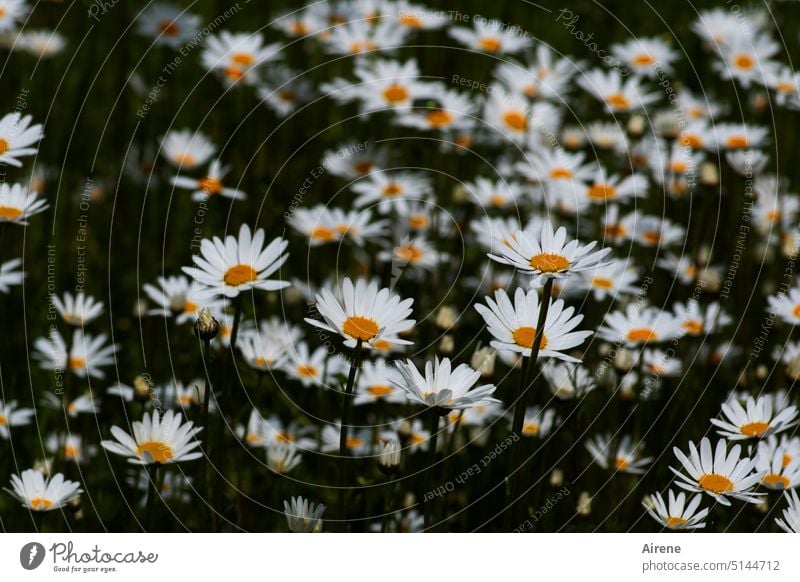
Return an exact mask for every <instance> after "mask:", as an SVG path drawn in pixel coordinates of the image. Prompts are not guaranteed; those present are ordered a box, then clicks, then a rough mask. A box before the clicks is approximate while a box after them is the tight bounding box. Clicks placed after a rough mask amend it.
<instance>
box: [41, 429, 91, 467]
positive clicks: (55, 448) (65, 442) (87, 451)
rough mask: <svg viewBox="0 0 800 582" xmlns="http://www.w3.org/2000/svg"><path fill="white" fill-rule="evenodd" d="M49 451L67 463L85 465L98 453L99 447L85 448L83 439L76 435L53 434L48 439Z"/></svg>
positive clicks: (88, 446)
mask: <svg viewBox="0 0 800 582" xmlns="http://www.w3.org/2000/svg"><path fill="white" fill-rule="evenodd" d="M47 450H48V451H51V452H53V453H57V454H59V455H61V457H62V458H63V459H64V460H66V461H72V462H75V463H79V464H83V463H86V462H87V461H89V459H90V458H91V457H93V456H94V455H95V454H96V453H97V447H95V446H93V445H86V446H84V442H83V437H82V436H81V435H79V434H76V433H70V434H63V435H58V434H51V435H50V436H49V437H48V439H47Z"/></svg>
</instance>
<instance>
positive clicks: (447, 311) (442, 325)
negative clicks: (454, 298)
mask: <svg viewBox="0 0 800 582" xmlns="http://www.w3.org/2000/svg"><path fill="white" fill-rule="evenodd" d="M456 317H457V316H456V310H455V309H453V308H452V307H451V306H449V305H443V306H442V307H441V308H440V309H439V312H438V313H437V314H436V327H438V328H439V329H450V328H451V327H453V326H454V325H455V324H456Z"/></svg>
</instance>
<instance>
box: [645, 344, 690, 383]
mask: <svg viewBox="0 0 800 582" xmlns="http://www.w3.org/2000/svg"><path fill="white" fill-rule="evenodd" d="M641 358H642V365H643V371H644V372H646V373H648V374H650V375H652V376H657V377H659V378H663V377H669V378H674V377H677V376H680V374H681V372H682V371H683V364H682V362H681V360H680V359H679V358H676V357H675V356H674V355H670V354H669V353H668V352H664V351H661V350H655V349H646V350H644V351H643V352H642V353H641Z"/></svg>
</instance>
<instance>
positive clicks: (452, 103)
mask: <svg viewBox="0 0 800 582" xmlns="http://www.w3.org/2000/svg"><path fill="white" fill-rule="evenodd" d="M475 109H476V106H475V104H474V103H473V102H472V100H471V99H470V98H469V97H468V96H467V95H464V94H462V93H459V92H458V91H453V90H452V89H444V90H441V91H437V92H436V98H435V99H434V98H431V99H429V100H427V101H425V103H422V104H420V105H419V106H416V105H415V107H414V108H412V109H411V110H407V111H404V112H402V113H401V115H400V117H399V119H398V123H400V125H405V126H408V127H415V128H417V129H421V130H431V131H458V130H469V129H470V128H471V127H472V124H473V121H474V119H473V114H474V113H475Z"/></svg>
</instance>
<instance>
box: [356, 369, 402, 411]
mask: <svg viewBox="0 0 800 582" xmlns="http://www.w3.org/2000/svg"><path fill="white" fill-rule="evenodd" d="M401 381H402V376H401V375H400V372H399V371H398V370H397V368H395V367H394V366H390V365H389V364H388V363H387V362H386V360H384V359H378V360H376V361H375V362H364V364H363V366H362V367H361V373H360V374H359V376H358V384H357V388H356V394H355V398H354V399H353V404H354V405H356V406H358V405H361V404H375V403H379V402H391V403H402V402H405V400H406V399H405V394H404V393H403V391H402V390H400V389H399V388H398V387H397V385H398V384H399V383H400V382H401Z"/></svg>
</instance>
